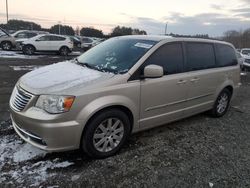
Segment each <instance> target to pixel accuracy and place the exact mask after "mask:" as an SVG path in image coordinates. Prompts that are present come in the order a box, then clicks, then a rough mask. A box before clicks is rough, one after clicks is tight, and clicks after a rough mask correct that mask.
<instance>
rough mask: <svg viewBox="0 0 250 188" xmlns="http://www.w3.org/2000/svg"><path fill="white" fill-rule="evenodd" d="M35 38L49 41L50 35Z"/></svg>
mask: <svg viewBox="0 0 250 188" xmlns="http://www.w3.org/2000/svg"><path fill="white" fill-rule="evenodd" d="M37 40H39V41H50V36H48V35H45V36H42V37H40V38H39V39H37Z"/></svg>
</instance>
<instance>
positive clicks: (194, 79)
mask: <svg viewBox="0 0 250 188" xmlns="http://www.w3.org/2000/svg"><path fill="white" fill-rule="evenodd" d="M199 80H200V79H199V78H192V79H191V80H190V81H191V82H197V81H199Z"/></svg>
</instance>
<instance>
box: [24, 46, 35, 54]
mask: <svg viewBox="0 0 250 188" xmlns="http://www.w3.org/2000/svg"><path fill="white" fill-rule="evenodd" d="M35 51H36V49H35V47H34V46H32V45H25V46H24V47H23V53H24V54H26V55H33V54H34V53H35Z"/></svg>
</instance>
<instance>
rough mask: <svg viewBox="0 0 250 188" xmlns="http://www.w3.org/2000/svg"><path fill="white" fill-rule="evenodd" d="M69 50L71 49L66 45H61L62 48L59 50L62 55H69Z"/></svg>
mask: <svg viewBox="0 0 250 188" xmlns="http://www.w3.org/2000/svg"><path fill="white" fill-rule="evenodd" d="M69 52H70V50H69V48H68V47H66V46H63V47H61V48H60V50H59V53H60V55H62V56H67V55H69Z"/></svg>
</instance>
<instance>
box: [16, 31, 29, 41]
mask: <svg viewBox="0 0 250 188" xmlns="http://www.w3.org/2000/svg"><path fill="white" fill-rule="evenodd" d="M15 38H18V39H23V38H28V35H27V33H25V32H21V33H18V34H17V35H16V36H15Z"/></svg>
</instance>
